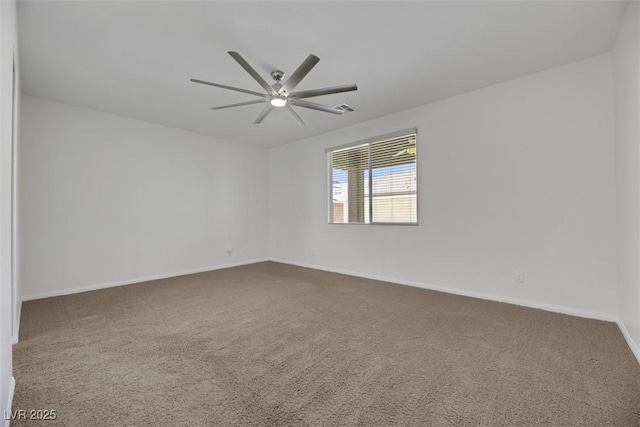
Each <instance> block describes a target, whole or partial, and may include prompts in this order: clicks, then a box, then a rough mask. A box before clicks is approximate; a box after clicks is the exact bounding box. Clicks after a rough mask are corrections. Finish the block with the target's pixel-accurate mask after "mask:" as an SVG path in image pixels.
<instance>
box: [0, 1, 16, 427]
mask: <svg viewBox="0 0 640 427" xmlns="http://www.w3.org/2000/svg"><path fill="white" fill-rule="evenodd" d="M14 51H15V53H16V54H17V48H16V4H15V1H0V410H2V411H4V410H7V409H10V407H11V400H12V397H13V384H14V382H13V377H12V366H11V341H12V336H11V335H12V316H13V314H12V313H14V311H15V310H13V307H12V262H13V258H12V252H11V233H12V221H11V215H12V210H13V207H12V186H13V180H12V174H13V167H12V135H11V129H12V123H13V120H14V117H13V111H12V110H13V108H12V105H13V57H14ZM0 423H2V424H3V425H4V424H6V425H8V421H5V420H4V417H2V418H0Z"/></svg>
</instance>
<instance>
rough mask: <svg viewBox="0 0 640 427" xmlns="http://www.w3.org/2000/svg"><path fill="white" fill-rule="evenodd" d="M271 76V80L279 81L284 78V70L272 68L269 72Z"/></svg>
mask: <svg viewBox="0 0 640 427" xmlns="http://www.w3.org/2000/svg"><path fill="white" fill-rule="evenodd" d="M271 77H273V80H275V81H276V82H278V83H280V81H282V79H284V71H280V70H273V71H272V72H271Z"/></svg>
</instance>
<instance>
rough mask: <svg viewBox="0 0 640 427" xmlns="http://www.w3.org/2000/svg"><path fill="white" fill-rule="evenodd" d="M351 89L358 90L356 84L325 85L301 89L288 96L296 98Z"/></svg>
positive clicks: (349, 90)
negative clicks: (319, 87) (323, 86)
mask: <svg viewBox="0 0 640 427" xmlns="http://www.w3.org/2000/svg"><path fill="white" fill-rule="evenodd" d="M352 90H358V86H357V85H343V86H333V87H325V88H323V89H312V90H303V91H302V92H293V93H291V94H289V98H296V99H302V98H312V97H314V96H320V95H329V94H332V93H341V92H351V91H352Z"/></svg>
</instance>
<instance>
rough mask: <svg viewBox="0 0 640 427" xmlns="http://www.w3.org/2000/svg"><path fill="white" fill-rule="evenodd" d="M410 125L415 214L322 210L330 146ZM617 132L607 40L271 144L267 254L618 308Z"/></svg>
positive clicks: (496, 294)
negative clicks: (389, 216) (400, 217)
mask: <svg viewBox="0 0 640 427" xmlns="http://www.w3.org/2000/svg"><path fill="white" fill-rule="evenodd" d="M380 101H381V102H384V100H380ZM358 107H360V108H364V106H355V108H356V109H357V108H358ZM353 114H355V113H353ZM413 126H417V128H418V132H419V134H418V165H419V166H418V168H419V170H418V185H419V187H418V192H419V194H418V197H419V199H418V203H419V213H418V215H419V218H418V219H419V223H420V225H419V226H417V227H414V226H362V225H329V224H327V182H328V178H327V166H326V155H325V153H324V149H325V148H327V147H332V146H336V145H340V144H344V143H348V142H353V141H358V140H361V139H364V138H368V137H373V136H376V135H382V134H386V133H389V132H393V131H397V130H402V129H406V128H409V127H413ZM613 133H614V130H613V83H612V67H611V55H610V54H606V55H602V56H598V57H595V58H591V59H588V60H585V61H581V62H577V63H574V64H570V65H567V66H563V67H560V68H556V69H552V70H549V71H545V72H541V73H537V74H534V75H530V76H527V77H524V78H520V79H517V80H514V81H510V82H506V83H503V84H499V85H495V86H492V87H488V88H485V89H482V90H478V91H475V92H471V93H467V94H464V95H461V96H457V97H454V98H451V99H448V100H444V101H440V102H436V103H433V104H429V105H425V106H422V107H419V108H415V109H412V110H408V111H405V112H402V113H399V114H394V115H391V116H387V117H383V118H380V119H377V120H373V121H370V122H366V123H362V124H360V125H356V126H353V127H349V128H347V129H344V130H340V131H336V132H332V133H329V134H324V135H320V136H317V137H313V138H309V139H306V140H303V141H299V142H296V143H292V144H288V145H284V146H280V147H277V148H274V149H271V150H270V152H269V178H270V193H269V194H270V254H271V257H272V258H273V259H276V260H281V261H284V262H291V263H298V264H303V265H310V266H315V267H318V268H323V269H328V270H336V271H345V272H352V273H355V274H359V275H365V276H369V277H381V278H387V279H391V280H395V281H399V282H401V283H410V284H416V285H421V286H426V287H440V288H442V289H446V290H448V291H453V292H460V293H465V294H470V295H476V296H484V297H490V298H495V299H499V300H506V301H511V302H520V303H525V304H529V305H533V306H541V307H545V308H551V309H561V310H563V311H565V312H573V313H576V314H581V315H586V316H593V317H600V318H607V319H613V318H615V311H616V307H615V291H614V289H615V283H616V268H615V265H616V260H615V253H616V230H615V223H616V211H615V170H614V148H613V142H612V141H613ZM515 270H523V271H524V276H525V281H524V283H523V284H516V283H514V273H513V272H514V271H515Z"/></svg>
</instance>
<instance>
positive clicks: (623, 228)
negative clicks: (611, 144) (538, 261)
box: [613, 2, 640, 361]
mask: <svg viewBox="0 0 640 427" xmlns="http://www.w3.org/2000/svg"><path fill="white" fill-rule="evenodd" d="M639 23H640V5H639V4H638V3H636V2H632V3H631V4H630V5H629V7H628V9H627V12H626V15H625V18H624V21H623V24H622V27H621V29H620V33H619V34H618V39H617V41H616V45H615V49H614V54H613V58H614V77H615V95H616V96H615V111H616V138H615V141H616V144H615V145H616V166H617V196H618V197H617V199H618V276H619V283H618V314H619V316H620V319H621V321H622V324H623V325H624V328H623V331H624V332H625V333H626V338H627V340H628V341H629V344H630V346H631V348H632V349H633V350H634V351H635V353H636V357H637V358H638V360H639V361H640V129H639V124H638V122H639V121H640V108H639V104H640V30H639V29H638V25H640V24H639Z"/></svg>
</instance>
